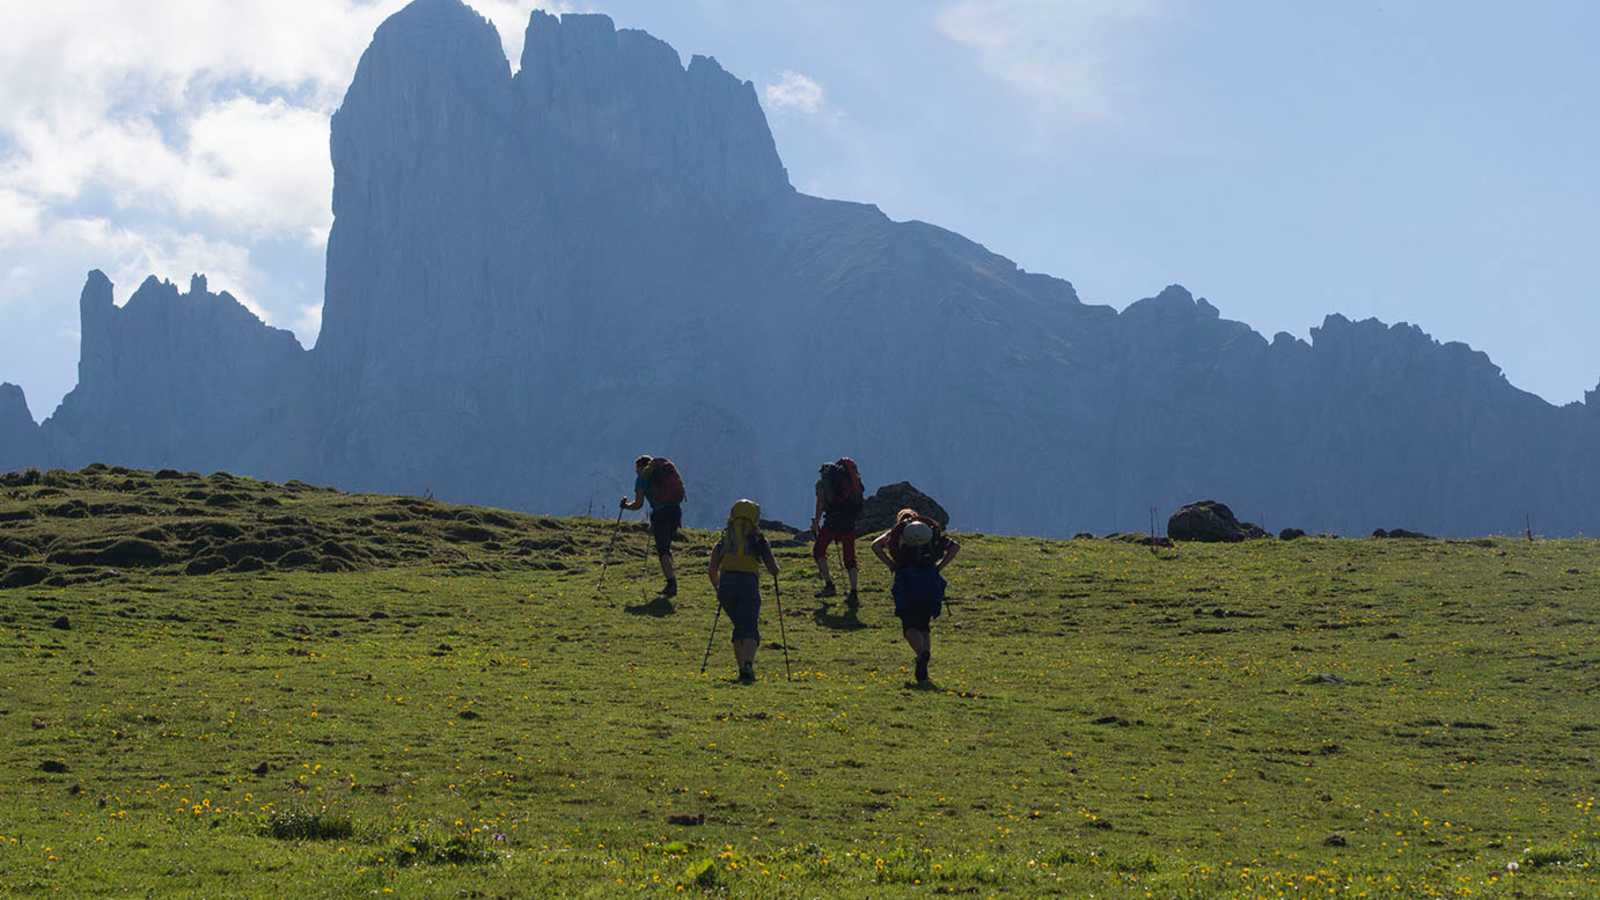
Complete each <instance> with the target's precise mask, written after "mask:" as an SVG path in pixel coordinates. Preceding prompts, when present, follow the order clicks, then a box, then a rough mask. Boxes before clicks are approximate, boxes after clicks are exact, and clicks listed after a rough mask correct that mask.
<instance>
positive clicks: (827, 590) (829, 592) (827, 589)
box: [816, 581, 839, 597]
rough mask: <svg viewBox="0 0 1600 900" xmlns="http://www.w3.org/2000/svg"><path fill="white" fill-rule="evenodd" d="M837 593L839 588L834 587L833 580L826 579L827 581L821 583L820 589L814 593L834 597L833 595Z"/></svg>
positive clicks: (819, 595)
mask: <svg viewBox="0 0 1600 900" xmlns="http://www.w3.org/2000/svg"><path fill="white" fill-rule="evenodd" d="M838 594H839V589H838V588H837V587H834V584H833V582H831V581H827V582H824V583H823V585H822V590H820V591H817V594H816V595H817V596H818V597H834V596H838Z"/></svg>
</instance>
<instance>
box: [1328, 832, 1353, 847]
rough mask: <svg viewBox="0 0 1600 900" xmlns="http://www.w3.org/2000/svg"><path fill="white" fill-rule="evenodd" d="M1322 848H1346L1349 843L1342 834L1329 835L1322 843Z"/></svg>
mask: <svg viewBox="0 0 1600 900" xmlns="http://www.w3.org/2000/svg"><path fill="white" fill-rule="evenodd" d="M1322 846H1324V847H1348V846H1350V842H1349V841H1348V840H1345V836H1344V835H1342V834H1330V835H1328V836H1327V837H1326V838H1325V839H1323V841H1322Z"/></svg>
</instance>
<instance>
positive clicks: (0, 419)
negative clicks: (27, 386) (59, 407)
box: [0, 381, 33, 435]
mask: <svg viewBox="0 0 1600 900" xmlns="http://www.w3.org/2000/svg"><path fill="white" fill-rule="evenodd" d="M24 425H26V427H27V428H32V427H33V414H32V413H30V412H28V398H27V396H26V395H25V394H23V392H22V388H21V387H20V386H19V385H15V384H12V383H11V382H9V381H6V382H0V435H3V434H11V433H13V432H14V431H19V430H21V429H22V428H23V427H24Z"/></svg>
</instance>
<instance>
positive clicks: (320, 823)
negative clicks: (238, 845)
mask: <svg viewBox="0 0 1600 900" xmlns="http://www.w3.org/2000/svg"><path fill="white" fill-rule="evenodd" d="M261 833H262V834H264V835H266V836H267V837H270V838H276V839H277V840H280V841H346V840H349V839H350V838H352V837H354V836H355V833H356V827H355V824H354V823H353V822H351V821H350V819H349V817H348V816H339V815H334V814H332V813H330V812H328V810H327V809H317V810H307V809H288V810H276V811H274V812H272V813H270V814H268V816H267V818H266V821H264V822H263V823H262V824H261Z"/></svg>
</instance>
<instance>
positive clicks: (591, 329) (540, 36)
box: [0, 0, 1600, 534]
mask: <svg viewBox="0 0 1600 900" xmlns="http://www.w3.org/2000/svg"><path fill="white" fill-rule="evenodd" d="M332 151H333V162H334V169H335V187H334V197H333V203H334V214H335V224H334V228H333V232H332V235H331V237H330V240H329V244H328V275H327V285H326V297H325V306H324V311H323V329H322V333H321V336H320V338H319V339H318V342H317V346H316V347H315V348H314V349H312V350H310V351H305V350H302V349H301V348H300V347H299V346H298V345H297V344H295V342H294V340H293V338H292V337H291V336H289V335H288V334H287V333H286V332H282V331H278V330H275V329H271V328H268V327H267V326H265V325H263V324H261V323H260V322H259V321H257V320H255V319H254V317H252V316H251V315H250V314H249V313H248V312H247V311H245V310H244V309H243V308H242V307H241V306H239V305H238V304H237V303H236V302H234V301H233V300H232V298H230V297H228V295H226V294H222V295H220V296H219V295H213V294H210V293H208V292H207V291H206V286H205V283H204V280H203V279H197V282H196V284H195V285H194V287H193V288H191V291H190V292H189V293H188V294H179V293H178V291H177V289H176V288H174V287H172V286H171V285H167V284H162V283H158V282H154V281H150V282H146V284H145V285H144V286H143V287H141V288H140V289H139V291H138V292H137V293H136V294H135V295H134V297H133V298H132V299H131V300H130V301H129V302H128V304H127V305H126V306H125V307H123V308H121V309H118V308H116V307H114V306H113V305H112V302H111V285H110V284H109V282H107V281H106V280H105V278H104V276H102V275H100V274H99V273H93V274H91V276H90V279H89V284H88V285H87V286H86V287H85V289H84V297H83V311H82V315H83V350H82V353H83V356H82V362H81V364H80V371H79V385H78V387H77V389H76V390H74V391H73V392H72V393H71V394H69V395H68V396H67V398H66V399H65V400H64V401H63V402H62V404H61V407H60V408H59V409H58V410H57V411H56V413H55V415H54V416H52V417H51V418H50V419H49V420H47V421H46V422H45V423H44V424H43V425H42V426H38V427H35V426H33V424H32V420H31V419H28V418H26V416H27V412H26V404H25V401H23V399H22V397H21V392H20V391H16V390H15V389H12V388H10V387H9V386H7V387H6V388H4V389H0V466H8V467H16V466H20V465H24V464H37V465H58V466H78V465H82V464H87V463H89V462H93V461H104V462H110V463H123V464H128V465H139V466H149V467H160V466H173V467H182V468H192V469H219V468H220V469H228V470H231V471H237V472H242V473H248V474H253V475H259V476H263V477H271V478H277V479H285V478H301V479H304V480H308V481H315V482H320V483H331V484H336V485H339V486H341V487H347V488H353V489H372V490H384V491H397V492H413V493H420V492H423V491H425V490H432V491H433V492H434V493H435V494H437V495H440V496H443V497H448V498H450V499H454V500H462V501H473V502H480V503H489V504H496V505H502V506H508V507H516V508H523V509H530V510H539V511H548V512H557V513H569V512H575V511H582V510H583V509H586V508H587V505H588V503H589V502H590V501H591V499H592V498H597V502H598V504H600V505H603V506H605V507H607V508H609V506H610V504H611V503H613V502H614V498H615V496H616V495H617V494H618V493H619V492H620V491H619V489H620V488H622V487H623V486H625V485H626V484H628V483H629V482H631V467H630V461H631V460H632V458H633V457H634V455H635V454H637V453H638V452H652V453H664V454H668V455H671V456H672V457H673V458H674V459H676V460H677V461H678V463H679V466H680V468H681V469H682V471H683V472H684V474H685V477H686V478H687V480H688V482H689V491H690V505H689V507H688V512H689V515H690V519H691V520H692V521H697V522H701V523H704V522H709V521H712V520H714V519H717V518H719V517H720V516H721V515H722V513H723V512H725V510H726V508H727V505H728V503H729V502H731V500H733V499H734V498H735V497H737V496H740V495H750V496H755V497H760V498H762V499H763V500H764V501H765V504H766V508H767V509H768V510H769V511H770V513H771V514H772V515H776V516H779V517H785V518H791V519H800V518H803V517H805V516H806V515H808V514H809V510H810V502H811V486H812V481H813V479H814V477H815V471H816V468H815V467H816V464H817V463H818V462H819V461H821V460H823V459H831V458H833V457H836V456H838V455H840V454H842V453H849V454H851V455H853V456H855V457H856V458H857V459H858V460H860V462H861V464H862V468H863V471H864V473H865V475H866V477H867V479H868V481H869V482H873V483H881V482H886V481H894V480H900V479H905V478H909V479H911V480H912V481H914V482H916V484H917V485H918V486H919V487H922V488H924V489H926V490H928V492H929V493H931V494H933V495H934V496H936V497H938V498H939V499H940V500H941V501H943V502H944V503H945V505H946V506H947V507H949V508H950V509H951V511H952V513H953V515H954V516H955V524H956V526H957V527H961V528H967V529H985V530H997V531H1012V532H1036V533H1044V534H1070V533H1073V532H1077V531H1082V530H1086V529H1093V530H1112V529H1124V530H1131V529H1135V528H1142V527H1144V525H1145V523H1146V521H1147V516H1146V510H1147V508H1148V507H1150V506H1152V505H1153V506H1158V507H1160V508H1161V509H1162V513H1163V516H1164V515H1165V513H1166V512H1167V511H1170V510H1171V509H1172V508H1175V507H1176V506H1177V505H1178V504H1179V503H1181V502H1184V501H1189V500H1194V499H1199V498H1202V497H1209V496H1215V497H1218V498H1221V499H1224V500H1226V501H1228V502H1229V503H1230V504H1232V505H1233V507H1234V508H1235V509H1236V510H1237V511H1238V512H1239V513H1240V515H1241V516H1244V517H1247V518H1250V519H1253V520H1256V521H1259V522H1261V523H1263V524H1265V525H1267V526H1268V527H1270V528H1276V527H1280V526H1284V525H1296V526H1299V527H1302V528H1305V529H1307V530H1312V531H1321V530H1335V531H1343V532H1366V531H1370V530H1372V529H1373V528H1376V527H1386V528H1389V527H1398V526H1404V527H1408V528H1415V529H1419V530H1424V531H1429V532H1433V533H1440V534H1462V533H1482V532H1492V531H1502V532H1503V531H1513V530H1519V529H1520V528H1521V526H1522V522H1523V516H1524V513H1528V512H1531V513H1532V514H1533V515H1534V516H1535V518H1536V523H1535V524H1536V526H1538V527H1539V528H1540V530H1542V531H1546V532H1549V533H1572V532H1576V531H1579V530H1585V531H1588V532H1590V533H1593V532H1595V531H1597V530H1600V513H1597V512H1596V510H1597V506H1600V503H1597V501H1600V474H1597V469H1596V466H1595V464H1594V460H1595V459H1596V457H1597V456H1600V391H1597V392H1596V393H1595V394H1590V395H1589V396H1588V398H1587V402H1586V403H1585V404H1573V405H1571V406H1568V407H1564V408H1556V407H1553V406H1551V405H1550V404H1548V403H1545V402H1544V401H1543V400H1541V399H1539V398H1538V397H1535V396H1533V395H1531V394H1528V393H1525V392H1523V391H1519V390H1517V389H1515V388H1514V387H1512V386H1511V385H1510V384H1509V383H1508V382H1507V381H1506V379H1505V378H1504V377H1503V375H1502V374H1501V372H1500V370H1499V369H1498V368H1497V367H1496V366H1495V365H1494V364H1493V363H1491V362H1490V361H1489V359H1488V357H1486V356H1485V355H1484V354H1482V353H1478V352H1475V351H1473V350H1472V349H1470V348H1468V347H1467V346H1465V345H1463V344H1444V345H1441V344H1439V343H1437V342H1435V341H1433V340H1432V339H1430V338H1429V337H1428V336H1427V335H1426V334H1424V333H1423V332H1422V331H1420V330H1419V329H1417V328H1415V327H1412V326H1409V325H1396V326H1392V327H1391V326H1386V325H1383V324H1381V323H1379V322H1376V321H1372V320H1369V321H1365V322H1350V321H1348V320H1346V319H1345V318H1343V317H1341V316H1330V317H1329V318H1328V319H1327V320H1326V321H1325V322H1324V323H1323V325H1322V326H1321V327H1320V328H1316V329H1313V331H1312V341H1311V342H1310V343H1306V342H1303V341H1300V340H1297V339H1295V338H1293V337H1291V336H1289V335H1287V334H1280V335H1278V336H1277V337H1276V338H1274V339H1273V340H1272V341H1270V342H1269V341H1268V340H1266V339H1265V338H1263V337H1262V336H1261V335H1259V334H1257V333H1255V332H1254V331H1252V330H1251V329H1250V328H1248V327H1247V326H1245V325H1243V324H1240V323H1237V322H1230V321H1228V320H1225V319H1222V318H1221V317H1220V316H1219V315H1218V312H1217V310H1216V309H1215V308H1214V307H1212V306H1211V305H1210V304H1209V303H1207V302H1206V301H1205V300H1196V299H1194V298H1193V297H1191V296H1190V295H1189V293H1188V292H1187V291H1185V290H1184V289H1183V288H1181V287H1176V286H1174V287H1169V288H1167V289H1166V290H1164V291H1162V292H1161V293H1160V294H1159V295H1158V296H1156V297H1153V298H1150V299H1146V300H1141V301H1139V302H1138V303H1135V304H1133V305H1132V306H1130V307H1128V308H1127V309H1126V310H1125V311H1123V312H1122V313H1120V314H1119V313H1117V312H1116V311H1114V310H1113V309H1111V308H1110V307H1104V306H1090V305H1085V304H1083V303H1082V302H1080V300H1079V299H1078V297H1077V295H1076V293H1075V292H1074V291H1073V288H1072V285H1071V284H1069V283H1067V282H1066V281H1062V280H1059V279H1055V278H1050V277H1047V276H1044V275H1038V274H1032V273H1027V272H1023V271H1021V270H1019V269H1018V268H1017V267H1016V265H1015V264H1013V263H1012V262H1010V261H1009V260H1007V259H1005V258H1003V257H1001V256H997V255H995V254H993V253H990V252H989V251H987V250H986V249H984V248H983V247H981V246H979V245H978V244H975V243H973V242H971V241H969V240H967V239H966V238H963V237H961V236H960V235H957V234H953V233H951V232H949V231H945V230H943V229H940V228H937V227H934V226H932V225H928V224H924V223H921V222H892V221H890V220H889V219H888V218H887V217H885V216H884V215H883V214H882V213H881V212H879V211H878V209H877V208H876V207H873V206H867V205H861V204H855V203H845V202H838V201H831V200H822V199H818V198H815V197H809V196H806V195H804V194H800V193H798V192H796V191H795V190H794V189H793V187H792V186H791V185H790V183H789V180H788V176H787V173H786V171H785V170H784V168H783V164H782V161H781V160H780V158H779V156H778V153H777V149H776V147H775V146H774V143H773V140H772V136H771V133H770V131H769V130H768V128H767V123H766V119H765V117H764V115H763V113H762V111H761V107H760V104H759V102H758V100H757V97H756V93H755V89H754V87H753V86H752V85H751V84H750V83H749V82H742V81H740V80H738V79H737V78H735V77H733V76H731V75H729V74H728V73H726V72H724V71H723V70H722V68H721V67H720V66H718V65H717V63H716V62H715V61H714V60H711V59H707V58H705V57H698V56H697V57H694V58H693V59H692V60H691V61H690V63H689V64H688V66H687V67H685V66H684V65H683V64H682V63H681V62H680V58H679V56H678V54H677V52H676V51H675V50H673V49H672V48H671V47H669V46H668V45H666V44H664V43H662V42H661V41H658V40H656V39H655V38H652V37H650V36H649V35H647V34H644V33H643V32H638V31H628V30H623V31H617V30H615V28H614V27H613V25H612V23H611V20H610V19H608V18H606V17H604V16H597V15H566V16H563V17H561V18H556V17H553V16H550V15H546V14H544V13H538V12H536V13H534V15H533V17H532V20H531V22H530V24H529V27H528V33H527V41H526V44H525V50H524V52H523V59H522V65H521V69H520V71H519V72H517V74H515V75H513V74H512V73H511V69H510V66H509V64H508V62H507V60H506V58H505V56H504V53H503V51H502V48H501V44H500V40H499V36H498V35H497V33H496V32H495V30H494V28H493V27H492V26H491V25H490V24H489V23H488V22H487V21H486V20H484V19H483V18H482V17H480V16H479V15H478V14H477V13H475V12H473V11H472V10H471V9H469V8H468V7H466V6H465V5H463V4H461V3H460V2H457V0H417V2H415V3H412V4H411V5H410V6H408V7H407V8H406V9H404V10H403V11H401V12H399V13H397V14H396V15H394V16H393V17H391V18H390V19H389V20H388V21H387V22H385V23H384V25H383V26H382V27H381V28H380V29H379V30H378V32H377V34H376V35H375V37H374V39H373V42H372V45H371V47H370V48H368V50H367V51H366V53H365V55H364V56H363V57H362V60H361V64H360V66H359V68H358V70H357V72H356V75H355V79H354V81H353V83H352V84H351V86H350V89H349V92H348V94H347V95H346V97H345V100H344V103H343V105H342V106H341V107H340V109H339V111H338V112H337V113H336V114H335V116H334V117H333V124H332ZM1286 289H1293V286H1292V285H1290V286H1286ZM19 408H20V410H21V411H20V413H19V412H18V411H17V410H18V409H19ZM24 423H26V424H24Z"/></svg>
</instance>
